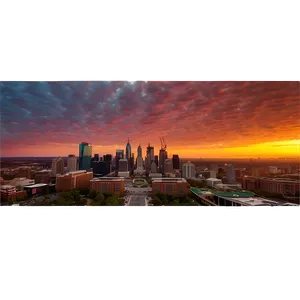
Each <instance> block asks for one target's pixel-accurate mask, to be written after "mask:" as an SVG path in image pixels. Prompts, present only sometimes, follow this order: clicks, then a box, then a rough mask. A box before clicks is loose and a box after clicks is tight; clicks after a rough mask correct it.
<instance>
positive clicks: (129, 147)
mask: <svg viewBox="0 0 300 300" xmlns="http://www.w3.org/2000/svg"><path fill="white" fill-rule="evenodd" d="M130 158H131V145H130V142H129V138H128V142H127V145H126V159H127V160H129V159H130Z"/></svg>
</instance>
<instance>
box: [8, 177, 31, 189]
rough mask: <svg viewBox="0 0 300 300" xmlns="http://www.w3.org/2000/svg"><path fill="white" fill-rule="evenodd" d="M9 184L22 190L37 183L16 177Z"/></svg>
mask: <svg viewBox="0 0 300 300" xmlns="http://www.w3.org/2000/svg"><path fill="white" fill-rule="evenodd" d="M8 183H9V185H12V186H15V187H17V189H22V188H23V186H25V185H30V184H34V183H35V182H34V179H27V178H25V177H23V178H19V177H16V178H14V179H12V180H10V181H9V182H8Z"/></svg>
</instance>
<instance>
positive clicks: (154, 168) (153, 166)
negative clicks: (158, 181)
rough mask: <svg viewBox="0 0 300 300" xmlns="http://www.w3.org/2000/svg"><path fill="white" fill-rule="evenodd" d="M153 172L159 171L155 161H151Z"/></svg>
mask: <svg viewBox="0 0 300 300" xmlns="http://www.w3.org/2000/svg"><path fill="white" fill-rule="evenodd" d="M151 173H157V166H156V163H155V161H153V162H152V163H151Z"/></svg>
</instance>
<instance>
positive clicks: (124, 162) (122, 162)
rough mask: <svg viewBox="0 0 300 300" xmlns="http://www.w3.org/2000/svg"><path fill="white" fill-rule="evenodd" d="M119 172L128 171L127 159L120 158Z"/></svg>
mask: <svg viewBox="0 0 300 300" xmlns="http://www.w3.org/2000/svg"><path fill="white" fill-rule="evenodd" d="M118 171H119V172H127V171H128V161H127V159H125V158H124V159H120V160H119V169H118Z"/></svg>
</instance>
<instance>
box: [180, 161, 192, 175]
mask: <svg viewBox="0 0 300 300" xmlns="http://www.w3.org/2000/svg"><path fill="white" fill-rule="evenodd" d="M182 177H183V178H195V165H194V164H193V163H191V162H190V161H188V162H187V163H184V164H183V165H182Z"/></svg>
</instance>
